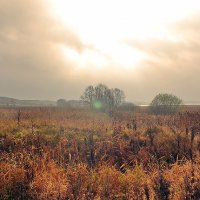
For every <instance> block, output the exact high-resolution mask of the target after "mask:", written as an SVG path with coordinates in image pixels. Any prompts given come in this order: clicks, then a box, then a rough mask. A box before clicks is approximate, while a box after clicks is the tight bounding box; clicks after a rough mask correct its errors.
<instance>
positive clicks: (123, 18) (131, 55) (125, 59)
mask: <svg viewBox="0 0 200 200" xmlns="http://www.w3.org/2000/svg"><path fill="white" fill-rule="evenodd" d="M51 2H52V9H53V12H54V15H55V16H56V17H57V18H58V19H59V20H61V21H62V22H63V23H64V24H66V25H67V26H68V27H70V28H71V29H73V31H75V32H76V34H77V35H78V36H79V37H80V39H81V40H82V41H83V43H84V44H85V45H86V46H92V47H93V49H87V50H86V51H85V52H82V53H81V54H80V53H77V52H73V51H71V50H69V49H64V52H65V55H66V56H68V57H71V59H72V60H73V59H75V60H77V62H80V61H81V63H80V64H79V65H80V67H84V66H89V64H91V65H92V66H96V67H97V68H99V67H100V66H101V67H102V66H105V65H107V64H108V63H110V62H112V63H115V64H117V65H116V66H123V67H126V68H130V69H132V68H134V67H135V66H137V63H138V62H140V61H141V60H144V59H145V55H144V54H143V53H142V52H140V51H139V50H137V49H134V48H132V47H129V46H127V45H126V44H125V43H124V42H123V41H125V40H147V39H149V38H156V39H166V38H168V39H171V36H172V35H171V34H170V32H169V30H168V25H169V24H170V23H172V22H175V21H177V20H180V19H182V18H184V17H186V16H187V15H190V14H191V13H193V12H194V11H195V10H197V8H199V7H200V2H199V1H195V0H190V1H189V0H168V1H160V0H151V1H150V0H140V1H136V0H118V1H116V0H84V1H82V0H73V1H70V0H51ZM173 39H174V38H173Z"/></svg>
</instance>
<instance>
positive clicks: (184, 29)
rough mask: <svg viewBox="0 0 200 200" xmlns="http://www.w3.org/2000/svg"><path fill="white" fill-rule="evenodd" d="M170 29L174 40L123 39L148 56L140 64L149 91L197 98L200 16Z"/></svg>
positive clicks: (199, 81)
mask: <svg viewBox="0 0 200 200" xmlns="http://www.w3.org/2000/svg"><path fill="white" fill-rule="evenodd" d="M170 31H171V36H173V39H166V38H165V39H146V40H143V41H141V40H140V41H139V40H129V41H126V44H127V45H130V46H132V47H133V48H136V49H138V50H140V51H142V52H143V53H145V54H146V55H147V57H148V58H147V59H146V61H145V62H143V63H142V64H141V66H140V67H141V69H143V70H141V72H143V74H142V73H141V74H140V75H141V82H140V83H141V84H143V87H144V88H145V89H146V90H148V89H150V90H151V94H155V93H156V92H159V91H160V92H171V93H175V94H177V95H179V96H181V97H182V98H183V99H185V100H186V101H187V100H199V99H200V94H199V92H198V91H199V90H200V79H199V74H200V15H194V16H191V17H189V18H186V19H184V20H182V21H179V22H176V23H174V24H172V25H171V26H170ZM142 77H143V78H142ZM142 81H144V82H142Z"/></svg>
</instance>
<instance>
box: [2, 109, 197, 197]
mask: <svg viewBox="0 0 200 200" xmlns="http://www.w3.org/2000/svg"><path fill="white" fill-rule="evenodd" d="M199 133H200V109H199V108H196V107H192V108H184V109H182V110H181V111H180V112H179V113H177V114H176V115H173V116H163V115H151V114H149V113H148V112H147V109H146V108H142V109H141V110H136V111H135V112H125V111H120V112H116V113H113V114H112V116H110V115H108V114H106V113H102V112H97V111H89V110H87V109H67V108H56V107H53V108H0V199H2V200H11V199H13V200H15V199H16V200H18V199H19V200H29V199H30V200H101V199H103V200H168V199H169V200H183V199H187V200H192V199H194V200H198V199H200V137H199Z"/></svg>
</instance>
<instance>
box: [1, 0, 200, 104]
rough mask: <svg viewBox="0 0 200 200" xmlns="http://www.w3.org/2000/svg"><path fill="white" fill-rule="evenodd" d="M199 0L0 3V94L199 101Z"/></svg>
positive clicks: (22, 0) (30, 0) (26, 0)
mask: <svg viewBox="0 0 200 200" xmlns="http://www.w3.org/2000/svg"><path fill="white" fill-rule="evenodd" d="M199 77H200V1H197V0H187V1H186V0H185V1H184V0H168V1H162V0H140V1H136V0H118V1H116V0H73V1H70V0H34V1H33V0H0V96H8V97H14V98H20V99H50V100H56V99H59V98H65V99H79V97H80V95H81V93H82V92H83V90H84V89H85V87H86V86H88V85H90V84H92V85H96V84H98V83H104V84H106V85H108V86H109V87H118V88H120V89H122V90H124V91H125V94H126V97H127V100H129V101H133V102H134V101H147V102H148V101H151V100H152V98H153V97H154V96H155V95H156V94H158V93H164V92H167V93H173V94H175V95H177V96H179V97H181V98H182V99H183V100H185V101H190V100H194V101H195V100H196V101H198V100H200V92H199V91H200V78H199Z"/></svg>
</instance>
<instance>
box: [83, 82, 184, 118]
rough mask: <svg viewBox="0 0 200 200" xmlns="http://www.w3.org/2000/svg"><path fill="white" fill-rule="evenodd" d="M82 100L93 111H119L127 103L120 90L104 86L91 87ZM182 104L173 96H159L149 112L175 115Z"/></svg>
mask: <svg viewBox="0 0 200 200" xmlns="http://www.w3.org/2000/svg"><path fill="white" fill-rule="evenodd" d="M81 100H82V101H83V102H85V103H86V104H88V105H89V107H90V108H91V109H98V110H101V111H106V112H107V111H108V112H110V111H114V110H117V109H119V108H120V106H121V105H122V104H123V103H124V102H125V93H124V91H123V90H121V89H119V88H111V89H110V88H108V87H107V86H106V85H104V84H98V85H97V86H92V85H90V86H88V87H87V88H86V89H85V91H84V92H83V94H82V95H81ZM182 104H183V101H182V100H181V99H180V98H178V97H177V96H175V95H173V94H167V93H164V94H158V95H156V96H155V98H154V99H153V100H152V101H151V103H150V106H149V111H150V112H151V113H152V114H158V115H162V114H175V113H176V112H177V111H178V110H179V108H180V106H181V105H182ZM129 108H130V107H129Z"/></svg>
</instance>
